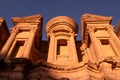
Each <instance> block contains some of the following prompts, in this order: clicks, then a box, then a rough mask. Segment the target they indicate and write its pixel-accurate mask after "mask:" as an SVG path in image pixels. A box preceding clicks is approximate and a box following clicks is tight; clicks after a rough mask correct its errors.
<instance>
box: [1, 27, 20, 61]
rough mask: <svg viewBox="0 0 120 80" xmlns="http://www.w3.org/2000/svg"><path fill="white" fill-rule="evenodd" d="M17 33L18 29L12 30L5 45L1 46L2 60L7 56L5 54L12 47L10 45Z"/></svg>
mask: <svg viewBox="0 0 120 80" xmlns="http://www.w3.org/2000/svg"><path fill="white" fill-rule="evenodd" d="M18 33H19V28H15V27H14V28H12V33H11V35H10V37H9V38H8V40H7V42H6V43H5V45H4V46H3V48H2V50H1V52H0V56H1V57H2V58H3V59H4V58H5V57H6V56H7V53H8V51H9V49H10V47H11V45H12V43H13V42H14V39H15V36H16V35H17V34H18Z"/></svg>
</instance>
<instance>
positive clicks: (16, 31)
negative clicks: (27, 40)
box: [12, 27, 20, 33]
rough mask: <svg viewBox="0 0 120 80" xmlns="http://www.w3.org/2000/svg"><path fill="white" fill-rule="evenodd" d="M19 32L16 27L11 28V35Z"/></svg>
mask: <svg viewBox="0 0 120 80" xmlns="http://www.w3.org/2000/svg"><path fill="white" fill-rule="evenodd" d="M19 31H20V29H19V28H17V27H14V28H12V33H18V32H19Z"/></svg>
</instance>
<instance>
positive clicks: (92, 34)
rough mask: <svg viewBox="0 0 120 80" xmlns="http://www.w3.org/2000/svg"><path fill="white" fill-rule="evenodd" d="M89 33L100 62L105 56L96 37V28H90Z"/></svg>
mask: <svg viewBox="0 0 120 80" xmlns="http://www.w3.org/2000/svg"><path fill="white" fill-rule="evenodd" d="M88 33H89V36H90V39H91V42H92V44H93V47H94V50H95V53H96V56H97V59H98V60H101V59H102V57H103V54H102V50H101V47H100V45H99V43H98V40H97V38H96V36H95V33H94V27H89V28H88Z"/></svg>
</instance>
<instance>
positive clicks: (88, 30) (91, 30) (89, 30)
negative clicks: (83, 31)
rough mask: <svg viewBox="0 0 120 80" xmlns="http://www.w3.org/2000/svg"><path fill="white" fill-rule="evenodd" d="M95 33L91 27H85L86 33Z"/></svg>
mask: <svg viewBox="0 0 120 80" xmlns="http://www.w3.org/2000/svg"><path fill="white" fill-rule="evenodd" d="M94 31H95V28H94V27H92V26H89V27H87V32H88V33H90V32H94Z"/></svg>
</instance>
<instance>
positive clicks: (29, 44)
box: [23, 28, 37, 59]
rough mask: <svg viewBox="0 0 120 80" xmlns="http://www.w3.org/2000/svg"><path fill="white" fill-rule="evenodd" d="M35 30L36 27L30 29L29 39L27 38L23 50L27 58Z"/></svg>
mask: <svg viewBox="0 0 120 80" xmlns="http://www.w3.org/2000/svg"><path fill="white" fill-rule="evenodd" d="M36 31H37V29H36V28H33V29H31V31H30V36H29V39H28V42H27V46H26V48H25V52H24V54H23V57H24V58H28V59H29V57H30V52H31V50H32V46H33V42H34V39H35V34H36Z"/></svg>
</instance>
